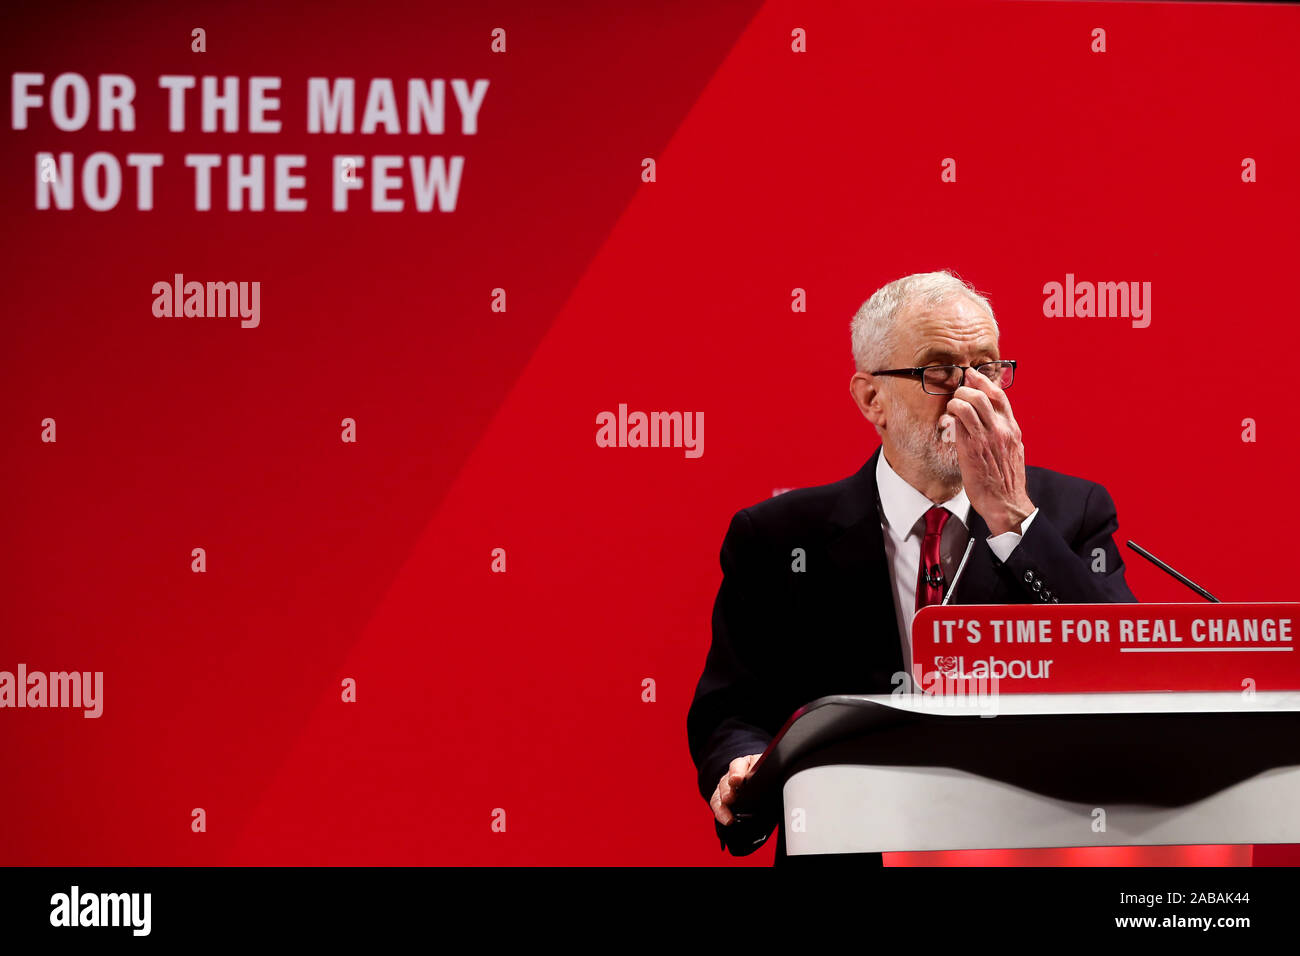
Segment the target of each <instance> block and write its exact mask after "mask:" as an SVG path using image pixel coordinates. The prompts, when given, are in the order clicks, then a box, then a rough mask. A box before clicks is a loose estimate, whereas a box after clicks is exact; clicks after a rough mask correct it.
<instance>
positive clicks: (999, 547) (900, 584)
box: [876, 448, 1038, 671]
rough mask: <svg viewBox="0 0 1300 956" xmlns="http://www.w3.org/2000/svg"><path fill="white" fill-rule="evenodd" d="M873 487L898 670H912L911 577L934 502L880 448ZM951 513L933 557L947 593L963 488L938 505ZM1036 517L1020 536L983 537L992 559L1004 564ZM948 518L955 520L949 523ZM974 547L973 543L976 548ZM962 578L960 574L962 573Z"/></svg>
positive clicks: (963, 528) (960, 546)
mask: <svg viewBox="0 0 1300 956" xmlns="http://www.w3.org/2000/svg"><path fill="white" fill-rule="evenodd" d="M876 488H877V490H878V492H879V499H878V500H877V502H876V505H877V509H878V511H879V513H880V529H881V531H882V532H883V533H884V539H885V557H886V558H887V559H888V561H889V566H890V569H891V571H892V573H893V578H894V614H895V619H896V620H897V622H898V637H899V640H900V641H901V642H902V646H903V661H904V666H906V667H907V669H908V670H909V671H910V670H911V669H912V667H911V665H912V618H913V617H914V616H915V614H916V610H915V608H916V579H917V576H918V574H919V573H920V564H921V540H922V539H923V538H924V537H925V513H926V512H927V511H929V510H930V509H931V508H932V507H934V504H935V503H934V502H933V501H931V500H930V499H929V498H927V497H926V496H925V495H923V494H921V492H919V491H917V490H916V489H915V488H913V487H912V486H911V485H910V484H908V483H907V482H906V481H904V480H903V479H902V478H901V477H899V475H898V472H896V471H894V469H893V468H892V467H890V464H889V462H888V461H886V460H885V451H884V449H883V448H882V449H881V451H880V457H879V458H878V459H877V461H876ZM940 507H942V508H947V509H948V511H950V512H952V518H949V519H948V521H947V522H946V523H945V524H944V526H943V534H942V536H941V537H940V538H939V559H940V561H941V562H942V563H943V577H944V580H945V581H947V582H948V586H947V589H946V590H945V593H947V591H948V590H951V589H952V585H953V583H955V582H954V578H955V577H956V575H957V565H959V564H960V563H961V558H962V555H963V554H964V553H965V552H966V545H967V543H968V542H969V541H970V521H969V518H970V510H971V506H970V499H969V498H967V497H966V489H965V488H963V489H962V490H961V491H959V492H957V494H955V495H953V497H951V498H949V499H948V500H947V501H944V502H942V503H941V504H940ZM1037 514H1038V509H1037V508H1035V509H1034V510H1033V512H1032V513H1031V514H1030V515H1029V517H1027V518H1026V519H1025V520H1024V521H1023V522H1021V526H1020V533H1019V534H1017V533H1016V532H1014V531H1008V532H1006V533H1005V534H999V535H989V537H988V539H987V540H988V546H989V547H990V548H992V549H993V553H994V554H995V555H997V557H998V560H1000V561H1005V560H1006V559H1007V558H1008V557H1010V556H1011V552H1012V551H1014V550H1015V549H1016V545H1018V544H1020V538H1021V536H1022V535H1023V534H1024V533H1025V532H1027V531H1028V530H1029V524H1030V522H1031V521H1033V520H1034V516H1035V515H1037ZM953 518H955V519H957V520H955V521H954V520H953ZM976 547H979V545H976ZM962 573H963V574H965V572H964V571H963V572H962Z"/></svg>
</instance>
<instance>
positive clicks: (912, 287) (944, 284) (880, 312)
mask: <svg viewBox="0 0 1300 956" xmlns="http://www.w3.org/2000/svg"><path fill="white" fill-rule="evenodd" d="M955 295H964V296H966V297H967V298H968V299H970V300H972V301H973V302H975V304H976V305H978V306H980V307H981V308H983V309H984V310H985V311H986V312H988V314H989V318H991V319H993V328H994V330H995V332H996V330H997V326H998V320H997V318H996V317H995V316H994V315H993V307H992V306H991V305H989V301H988V299H986V298H984V296H982V295H980V294H979V293H978V292H976V291H975V287H974V286H973V285H971V284H970V283H969V282H966V281H964V280H962V279H960V278H958V277H957V276H955V275H953V274H952V273H951V272H948V271H947V270H946V269H945V270H944V271H942V272H917V273H915V274H913V275H910V276H903V278H901V279H895V280H894V281H893V282H891V283H889V284H888V285H883V286H881V287H880V288H879V289H877V290H876V291H875V293H874V294H873V295H872V296H871V298H870V299H868V300H867V301H866V302H864V303H862V308H860V309H858V311H857V314H855V315H854V316H853V321H852V322H850V323H849V331H850V333H851V335H852V337H853V363H854V365H856V366H857V370H858V371H859V372H874V371H877V370H879V369H880V368H882V367H884V366H885V364H886V363H887V362H888V361H889V357H890V355H892V354H893V352H894V343H895V342H896V341H897V340H898V319H899V316H901V315H902V314H903V312H904V311H906V309H907V308H908V307H909V306H911V305H913V304H914V303H917V302H924V303H925V304H926V305H931V306H934V305H940V304H941V303H943V302H945V301H947V300H948V299H950V298H952V297H953V296H955Z"/></svg>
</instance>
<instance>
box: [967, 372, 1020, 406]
mask: <svg viewBox="0 0 1300 956" xmlns="http://www.w3.org/2000/svg"><path fill="white" fill-rule="evenodd" d="M966 381H967V382H968V383H969V385H970V387H972V388H977V389H979V390H980V391H981V392H983V393H984V394H985V395H987V396H988V397H989V401H990V402H991V403H992V404H993V407H994V408H996V409H997V410H998V411H1000V412H1006V413H1010V411H1011V401H1010V399H1008V398H1007V393H1006V392H1004V391H1003V390H1002V386H1000V385H998V384H997V383H996V382H994V381H993V380H992V379H991V378H989V377H988V376H987V375H985V374H984V373H983V372H981V371H979V370H977V369H971V370H970V371H969V372H967V373H966Z"/></svg>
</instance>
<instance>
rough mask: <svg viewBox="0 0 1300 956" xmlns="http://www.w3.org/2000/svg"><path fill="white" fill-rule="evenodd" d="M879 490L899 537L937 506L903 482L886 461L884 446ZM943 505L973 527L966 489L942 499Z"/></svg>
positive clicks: (878, 473)
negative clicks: (970, 520) (945, 499)
mask: <svg viewBox="0 0 1300 956" xmlns="http://www.w3.org/2000/svg"><path fill="white" fill-rule="evenodd" d="M876 489H877V491H878V493H879V494H880V506H881V509H882V510H883V511H884V514H885V521H886V522H887V523H888V524H889V528H890V530H891V531H892V532H893V533H894V534H895V535H896V536H897V537H899V538H906V537H907V536H908V535H910V534H911V533H912V532H913V531H915V530H917V529H916V526H917V524H918V523H919V522H920V520H921V518H922V516H923V515H924V514H925V513H926V512H927V511H929V510H930V509H931V508H933V507H934V502H933V501H931V500H930V499H929V498H927V497H926V496H925V495H923V494H921V492H919V491H917V490H916V489H915V488H913V487H912V486H911V485H910V484H908V483H907V482H906V481H904V480H903V478H902V477H901V476H900V475H899V474H898V472H896V471H894V469H893V468H891V467H890V465H889V462H888V461H886V460H885V450H884V448H881V449H880V456H879V458H878V459H877V461H876ZM940 507H941V508H947V509H948V511H950V512H952V515H953V517H955V518H956V519H957V520H958V521H960V522H961V523H962V527H964V528H967V529H969V528H970V522H969V521H968V520H967V519H968V518H969V517H970V499H969V498H967V497H966V489H965V488H963V489H962V490H961V491H959V492H957V494H955V495H953V496H952V497H951V498H949V499H948V500H947V501H945V502H943V503H942V504H941V505H940Z"/></svg>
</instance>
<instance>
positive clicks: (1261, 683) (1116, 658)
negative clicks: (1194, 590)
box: [910, 603, 1300, 696]
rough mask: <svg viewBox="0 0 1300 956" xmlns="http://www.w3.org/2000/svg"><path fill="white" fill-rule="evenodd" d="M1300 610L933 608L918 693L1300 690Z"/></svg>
mask: <svg viewBox="0 0 1300 956" xmlns="http://www.w3.org/2000/svg"><path fill="white" fill-rule="evenodd" d="M1298 638H1300V604H1295V603H1286V604H1205V603H1198V604H1046V605H1025V604H985V605H947V606H944V605H931V606H929V607H925V608H922V609H921V610H920V612H918V613H917V615H916V617H915V618H914V619H913V621H912V681H913V684H912V686H911V688H910V689H911V690H912V691H915V692H918V693H924V694H927V695H933V696H949V695H963V696H972V695H980V694H987V695H996V694H1006V693H1013V694H1014V693H1080V692H1098V691H1112V692H1115V691H1238V692H1241V691H1243V690H1244V691H1246V692H1247V693H1249V692H1253V691H1254V690H1269V691H1286V690H1300V654H1298V653H1297V652H1296V643H1297V639H1298Z"/></svg>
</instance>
